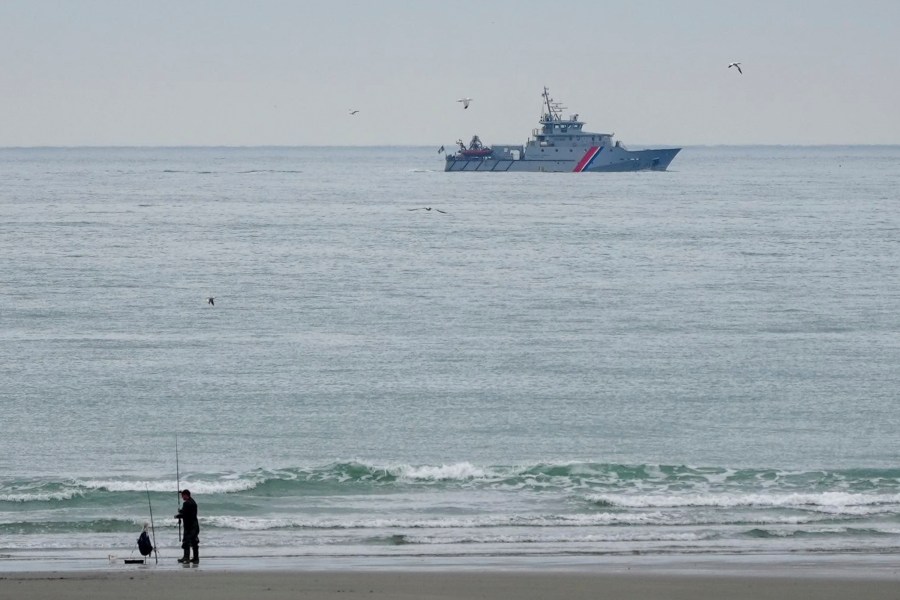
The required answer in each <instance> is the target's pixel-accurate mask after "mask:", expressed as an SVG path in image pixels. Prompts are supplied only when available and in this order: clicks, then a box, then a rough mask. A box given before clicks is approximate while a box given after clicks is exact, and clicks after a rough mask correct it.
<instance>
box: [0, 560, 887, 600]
mask: <svg viewBox="0 0 900 600" xmlns="http://www.w3.org/2000/svg"><path fill="white" fill-rule="evenodd" d="M898 562H900V561H898ZM882 575H883V574H882ZM147 595H149V596H150V597H156V598H176V597H178V598H190V599H191V600H207V599H208V600H213V599H214V600H245V599H248V598H263V599H270V600H281V599H282V598H284V599H288V598H290V599H297V598H304V599H309V600H338V599H340V600H353V599H354V598H366V599H368V600H382V599H384V600H387V599H394V600H404V599H409V600H412V599H418V600H449V599H459V600H472V599H478V598H485V599H491V600H532V599H533V600H547V599H549V598H561V599H562V598H565V599H568V600H581V599H584V600H588V599H590V600H596V599H597V598H604V599H606V598H609V599H616V598H622V599H640V600H656V599H663V598H665V599H667V600H696V599H698V598H710V599H713V598H715V599H718V598H729V599H730V600H751V599H752V600H758V599H760V598H767V599H781V598H783V599H785V600H795V599H797V598H816V599H819V600H832V599H833V600H846V599H847V598H866V599H867V600H880V599H885V600H886V599H892V600H897V599H898V598H900V575H898V574H897V573H896V572H895V574H894V575H893V576H888V577H884V576H880V577H877V578H867V577H865V576H863V575H861V574H856V575H851V576H829V575H828V574H819V575H813V576H810V575H808V574H805V575H800V576H794V575H789V574H788V575H785V574H776V575H766V574H764V573H762V572H758V571H757V572H754V573H752V574H748V575H741V574H733V573H729V574H724V575H715V574H707V573H702V574H681V573H675V574H672V573H658V572H629V573H586V572H570V573H567V572H561V571H551V572H529V573H521V572H510V571H441V572H427V571H377V572H360V571H353V572H346V573H344V572H334V571H327V572H322V571H314V572H310V571H295V572H286V571H204V570H202V569H200V568H198V569H190V570H168V571H134V572H128V571H114V572H103V571H92V572H42V573H3V574H0V599H4V600H5V599H7V598H29V599H51V598H64V599H85V600H88V599H90V600H106V599H110V600H113V599H115V600H119V599H121V598H136V597H141V596H147Z"/></svg>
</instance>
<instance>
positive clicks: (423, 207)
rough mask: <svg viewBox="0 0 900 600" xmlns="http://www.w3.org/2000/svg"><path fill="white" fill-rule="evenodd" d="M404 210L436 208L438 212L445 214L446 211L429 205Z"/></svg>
mask: <svg viewBox="0 0 900 600" xmlns="http://www.w3.org/2000/svg"><path fill="white" fill-rule="evenodd" d="M406 210H436V211H438V212H439V213H442V214H445V215H446V214H447V211H445V210H441V209H439V208H434V209H432V208H431V207H430V206H420V207H419V208H407V209H406Z"/></svg>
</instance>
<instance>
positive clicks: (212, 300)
mask: <svg viewBox="0 0 900 600" xmlns="http://www.w3.org/2000/svg"><path fill="white" fill-rule="evenodd" d="M206 303H207V304H209V305H210V306H215V305H216V299H215V298H213V297H212V296H210V297H209V298H207V299H206Z"/></svg>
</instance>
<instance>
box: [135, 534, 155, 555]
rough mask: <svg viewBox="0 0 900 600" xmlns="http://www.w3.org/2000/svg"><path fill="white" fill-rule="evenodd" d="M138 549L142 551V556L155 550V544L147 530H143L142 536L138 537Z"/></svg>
mask: <svg viewBox="0 0 900 600" xmlns="http://www.w3.org/2000/svg"><path fill="white" fill-rule="evenodd" d="M138 550H139V551H140V552H141V556H150V553H151V552H153V544H152V543H151V542H150V536H149V535H147V532H146V531H142V532H141V536H140V537H139V538H138Z"/></svg>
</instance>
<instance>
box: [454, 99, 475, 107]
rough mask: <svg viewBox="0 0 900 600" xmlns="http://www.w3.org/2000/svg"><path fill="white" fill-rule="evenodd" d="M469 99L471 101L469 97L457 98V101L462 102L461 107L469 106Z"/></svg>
mask: <svg viewBox="0 0 900 600" xmlns="http://www.w3.org/2000/svg"><path fill="white" fill-rule="evenodd" d="M471 101H472V99H471V98H460V99H459V100H457V102H462V103H463V108H469V102H471Z"/></svg>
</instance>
